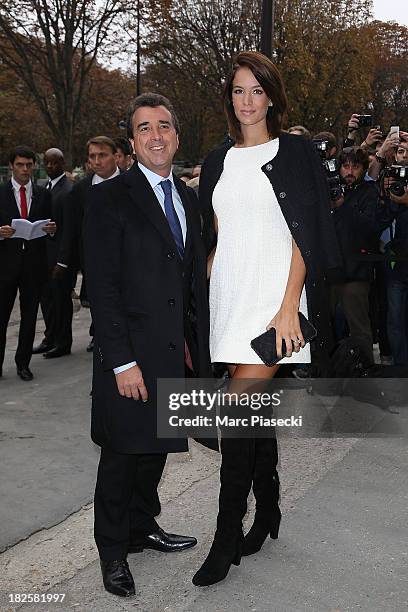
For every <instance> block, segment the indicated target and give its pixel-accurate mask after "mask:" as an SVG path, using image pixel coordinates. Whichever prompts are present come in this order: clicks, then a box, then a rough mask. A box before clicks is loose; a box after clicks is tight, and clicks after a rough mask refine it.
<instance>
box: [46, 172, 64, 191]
mask: <svg viewBox="0 0 408 612" xmlns="http://www.w3.org/2000/svg"><path fill="white" fill-rule="evenodd" d="M63 176H65V172H63V173H62V174H60V175H59V176H57V178H54V179H51V178H50V179H48V183H47V189H49V190H50V191H52V190H53V189H54V187H55V185H56V184H57V183H58V181H60V180H61V179H62V177H63Z"/></svg>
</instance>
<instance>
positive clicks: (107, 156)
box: [58, 136, 120, 351]
mask: <svg viewBox="0 0 408 612" xmlns="http://www.w3.org/2000/svg"><path fill="white" fill-rule="evenodd" d="M86 153H87V161H88V164H89V168H90V170H91V172H90V174H88V175H87V176H85V177H84V178H83V179H81V180H80V181H78V183H75V185H74V186H73V188H72V190H71V192H70V194H69V196H68V198H67V205H66V209H65V210H66V215H65V224H64V231H63V236H62V241H61V246H60V250H59V257H58V266H60V267H68V266H70V267H71V268H73V269H76V270H78V269H80V270H82V274H83V280H82V283H83V292H84V293H85V294H86V288H85V287H86V278H85V274H84V255H83V240H82V222H83V218H84V213H85V209H86V207H87V201H88V193H89V190H90V189H91V188H92V186H93V185H98V184H99V183H102V182H103V181H107V180H109V179H112V178H114V177H115V176H118V174H119V172H120V171H119V168H118V166H117V158H116V145H115V143H114V141H113V140H112V139H111V138H109V137H108V136H94V137H93V138H91V139H90V140H88V142H87V143H86ZM81 291H82V290H81ZM81 299H82V296H81ZM89 334H90V336H91V341H90V343H89V345H88V348H87V350H88V351H92V350H93V335H94V333H93V325H92V324H91V327H90V330H89Z"/></svg>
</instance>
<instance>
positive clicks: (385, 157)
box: [368, 131, 408, 181]
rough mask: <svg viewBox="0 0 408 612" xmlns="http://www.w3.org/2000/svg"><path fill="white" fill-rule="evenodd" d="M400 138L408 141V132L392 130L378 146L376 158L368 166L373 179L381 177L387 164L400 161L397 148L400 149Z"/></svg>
mask: <svg viewBox="0 0 408 612" xmlns="http://www.w3.org/2000/svg"><path fill="white" fill-rule="evenodd" d="M400 140H401V141H402V142H406V141H408V133H407V132H402V131H399V132H395V131H394V132H391V131H390V132H389V134H388V136H387V137H386V138H385V140H384V142H383V143H382V144H381V146H380V147H378V149H377V151H376V154H375V159H374V160H372V161H371V163H370V167H369V168H368V174H369V176H370V177H371V178H372V179H373V180H375V181H376V180H378V179H379V178H380V175H381V172H382V170H383V169H384V168H385V167H386V166H387V164H389V165H391V164H393V163H397V164H398V163H399V162H398V161H396V157H395V155H396V153H395V150H397V151H398V148H399V144H400ZM397 155H398V153H397Z"/></svg>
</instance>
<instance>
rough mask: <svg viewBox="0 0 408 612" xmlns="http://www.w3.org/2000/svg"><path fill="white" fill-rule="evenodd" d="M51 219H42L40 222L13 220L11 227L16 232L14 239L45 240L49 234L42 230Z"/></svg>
mask: <svg viewBox="0 0 408 612" xmlns="http://www.w3.org/2000/svg"><path fill="white" fill-rule="evenodd" d="M49 221H50V219H40V220H39V221H33V223H31V221H28V219H13V220H12V222H11V227H13V228H14V229H15V230H16V231H15V233H14V234H13V235H12V238H23V239H24V240H34V238H43V237H44V236H46V235H47V234H46V233H45V232H43V230H42V228H43V227H44V225H47V223H48V222H49Z"/></svg>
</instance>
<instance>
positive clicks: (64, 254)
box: [58, 174, 93, 269]
mask: <svg viewBox="0 0 408 612" xmlns="http://www.w3.org/2000/svg"><path fill="white" fill-rule="evenodd" d="M92 177H93V174H90V175H88V176H85V177H84V178H83V179H81V180H80V181H78V182H77V183H75V184H74V185H73V187H72V189H71V191H70V193H69V194H68V197H67V199H66V203H65V207H64V230H63V235H62V239H61V244H60V249H59V255H58V261H59V262H60V263H63V264H65V265H67V266H68V265H69V266H70V267H72V268H75V269H78V268H81V269H83V267H84V263H83V260H84V254H83V244H82V223H83V219H84V211H85V208H86V206H87V201H88V193H89V190H90V189H91V188H92Z"/></svg>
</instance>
